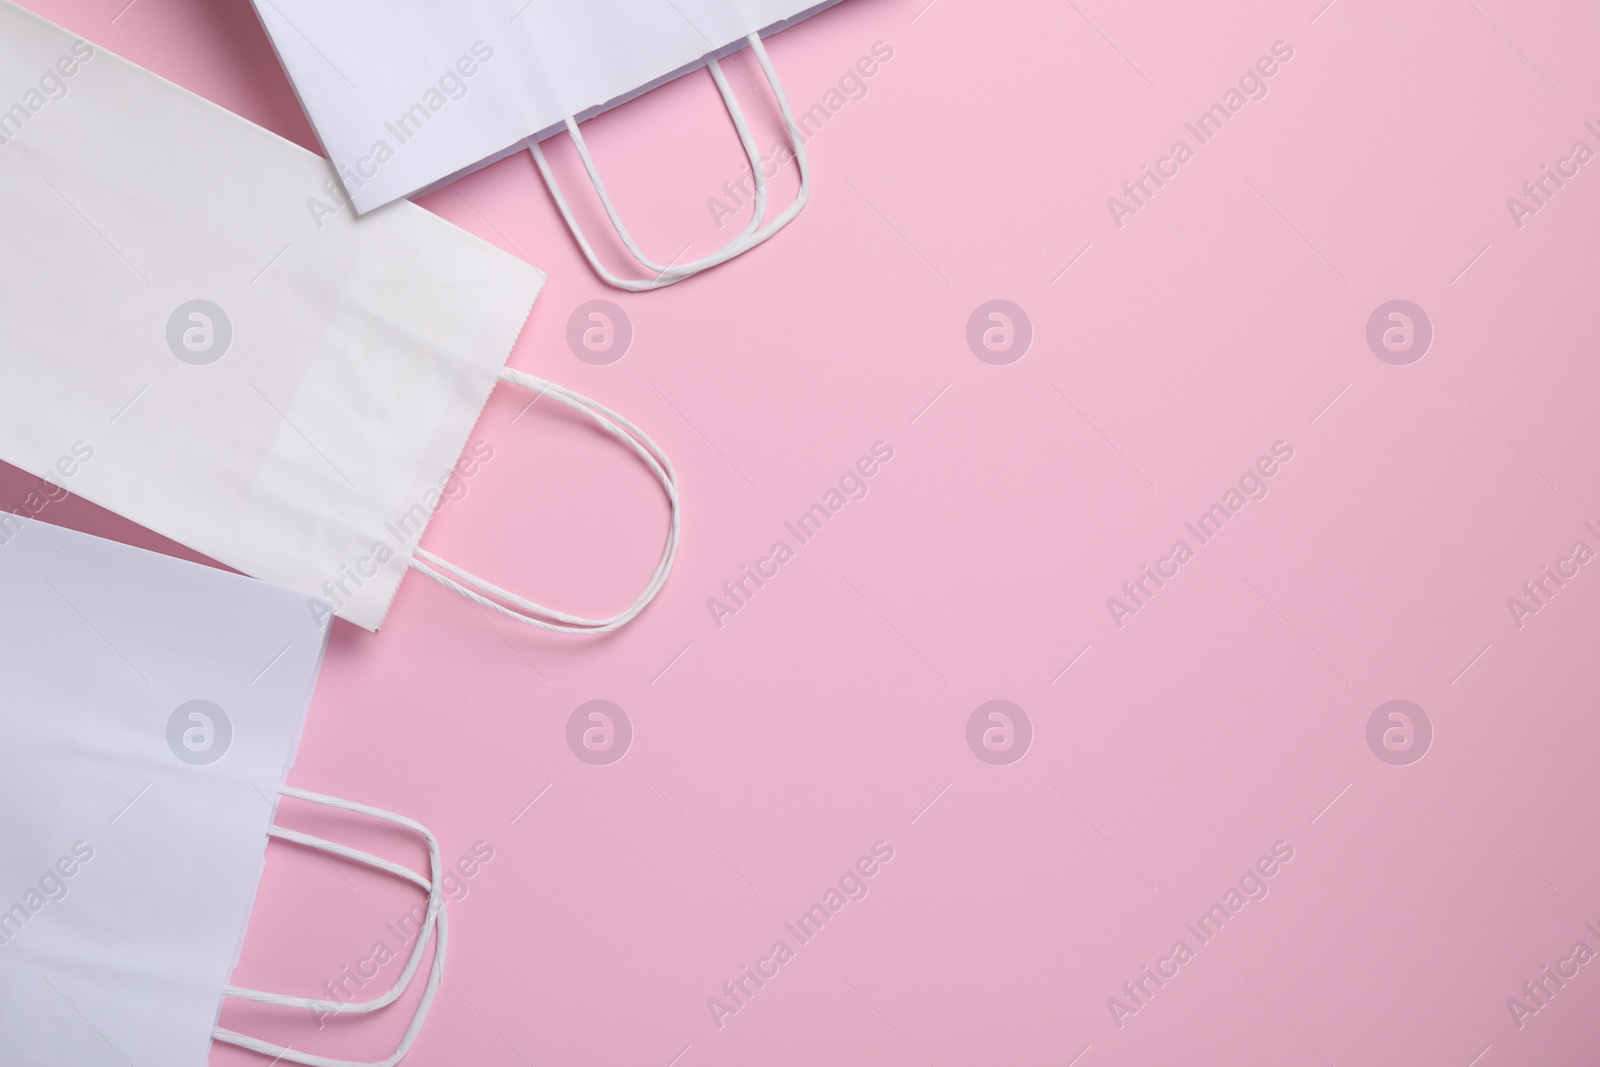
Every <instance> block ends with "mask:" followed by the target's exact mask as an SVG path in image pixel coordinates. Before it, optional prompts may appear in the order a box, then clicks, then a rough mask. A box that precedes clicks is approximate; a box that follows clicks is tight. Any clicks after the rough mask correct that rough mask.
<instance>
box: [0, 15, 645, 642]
mask: <svg viewBox="0 0 1600 1067" xmlns="http://www.w3.org/2000/svg"><path fill="white" fill-rule="evenodd" d="M13 101H14V102H15V103H14V104H12V102H13ZM0 201H3V202H4V203H5V204H6V205H7V207H8V213H7V220H6V223H5V225H4V226H0V460H4V461H6V462H8V463H11V464H13V465H15V466H18V467H21V468H23V469H24V470H27V471H29V472H30V473H32V474H35V475H38V476H41V477H53V478H57V479H58V480H63V484H64V485H65V486H66V487H67V488H69V489H70V490H71V491H73V492H75V493H78V494H79V495H81V496H84V497H86V498H87V499H89V500H92V501H94V502H95V503H97V504H100V505H101V506H103V507H106V508H108V509H110V510H112V511H115V512H118V513H119V514H121V515H123V516H125V517H126V518H129V519H131V520H133V521H134V522H137V523H140V524H141V525H143V526H146V527H148V528H150V529H152V530H154V531H156V532H157V533H160V534H163V535H165V536H167V537H170V538H172V539H173V540H175V541H179V542H181V543H183V544H185V545H188V546H189V547H191V548H193V549H195V550H196V551H199V552H202V553H204V554H206V555H207V556H210V557H211V558H213V559H216V560H219V561H221V562H223V563H226V564H228V565H229V566H231V567H234V568H236V569H238V570H241V571H244V572H245V573H247V574H251V575H254V576H255V577H258V578H261V579H263V580H265V581H270V582H273V583H275V584H279V585H285V586H288V587H290V588H292V589H298V590H300V591H302V592H304V593H306V594H307V595H308V596H310V597H324V598H326V599H328V600H330V601H332V602H333V604H334V606H335V608H336V609H337V612H338V614H339V615H340V616H341V617H343V618H347V619H349V620H350V621H352V622H354V623H357V624H358V625H361V626H364V627H366V628H367V629H370V630H375V629H377V628H378V626H379V624H380V623H381V622H382V621H383V618H384V616H385V614H386V613H387V611H388V609H389V605H390V603H391V601H392V600H393V598H394V595H395V593H396V591H397V590H398V588H399V584H400V580H401V578H402V577H403V576H404V574H405V572H406V570H407V568H408V567H412V568H416V569H419V570H423V571H424V572H425V573H427V574H429V576H430V577H432V578H434V579H436V580H438V581H441V582H444V583H445V584H447V585H449V586H451V587H452V588H455V589H457V590H458V591H460V592H462V593H463V594H464V595H468V596H471V597H473V598H474V599H476V600H479V601H480V602H483V603H487V604H489V606H491V607H493V608H495V609H496V610H500V611H504V612H505V613H506V614H508V615H511V616H513V617H516V618H519V619H522V620H523V621H527V622H531V623H534V624H535V625H543V626H547V627H548V628H551V629H560V630H572V631H592V630H603V629H608V628H614V627H615V626H619V625H621V624H622V623H624V622H626V621H627V620H628V619H629V618H632V617H633V615H634V614H636V613H637V612H638V611H639V610H642V608H643V607H644V604H645V603H647V602H648V601H649V599H650V597H651V596H653V595H654V592H655V590H657V589H659V588H660V586H661V583H662V582H664V581H665V577H666V572H667V570H669V569H670V566H671V560H672V553H673V551H674V549H675V547H676V542H677V513H676V493H675V490H674V488H673V486H672V484H671V475H670V465H668V464H667V462H666V459H665V457H664V456H661V455H660V453H659V451H658V450H656V449H655V448H654V446H653V445H651V444H650V443H649V442H648V439H645V438H644V437H643V434H642V433H640V432H639V431H638V430H636V429H635V428H634V427H632V426H631V425H630V424H628V423H627V422H626V421H625V420H622V419H620V417H617V416H615V415H613V414H612V413H610V412H607V411H605V409H603V408H601V407H599V406H598V405H595V404H592V403H590V402H587V401H585V400H583V398H581V397H577V396H575V395H574V394H571V393H568V392H567V391H565V390H561V389H558V388H555V387H552V386H550V385H549V383H546V382H542V381H540V380H539V379H536V378H533V377H531V376H528V375H523V374H520V373H518V372H515V371H511V370H508V369H506V368H505V361H506V358H507V356H508V355H509V353H510V350H511V346H512V344H513V342H514V341H515V340H516V338H517V335H518V333H519V332H520V331H521V329H522V325H523V322H524V320H525V319H526V318H527V315H528V312H529V309H530V308H531V306H532V304H533V301H534V298H535V296H536V295H537V294H538V292H539V289H540V287H541V286H542V285H543V282H544V275H543V274H542V273H540V272H539V271H538V270H536V269H535V268H533V267H531V266H529V265H528V264H526V263H523V262H522V261H521V260H519V259H517V258H515V257H513V256H510V255H508V254H506V253H504V252H501V251H500V250H498V249H496V248H494V247H492V246H490V245H488V244H486V243H484V242H483V241H480V240H479V239H477V238H476V237H473V236H472V235H470V234H468V233H466V232H465V231H463V230H461V229H459V228H457V227H455V226H452V225H451V224H449V223H448V222H445V221H444V220H443V219H440V218H438V217H437V216H435V215H433V214H431V213H429V212H427V211H424V210H422V209H420V208H417V207H415V206H414V205H411V204H405V203H401V204H395V205H394V206H393V208H392V209H390V210H386V211H381V212H376V213H373V214H371V215H369V216H367V217H365V218H361V219H359V220H358V219H357V218H356V217H355V214H354V212H353V211H351V210H349V209H348V207H346V206H345V203H344V201H343V200H342V199H341V197H340V194H339V189H338V185H337V183H336V182H334V181H333V178H332V175H331V174H330V173H329V169H328V164H327V162H326V161H325V160H323V159H321V158H319V157H318V156H316V155H315V154H313V153H311V152H307V151H305V150H304V149H301V148H299V147H298V146H296V145H293V144H290V143H289V142H287V141H284V140H283V139H282V138H279V137H277V136H276V135H274V134H272V133H270V132H268V131H267V130H264V129H261V128H260V127H258V126H254V125H252V124H251V123H249V122H246V121H245V120H243V119H241V118H239V117H237V116H235V115H233V114H230V113H229V112H227V111H225V110H223V109H222V108H219V107H216V106H215V105H213V104H211V103H209V102H207V101H205V100H202V99H200V98H199V97H197V96H195V95H193V94H192V93H189V92H187V91H185V90H183V89H181V88H179V87H178V86H175V85H173V84H171V83H170V82H167V81H164V80H163V79H161V78H159V77H157V76H156V75H154V74H152V73H150V72H149V71H146V70H143V69H141V68H139V67H137V66H135V65H133V64H131V63H128V62H126V61H125V60H122V59H119V58H118V57H116V56H114V55H111V54H110V53H108V52H105V51H104V50H101V49H98V48H95V47H94V46H92V45H91V44H90V43H89V42H87V41H83V40H80V39H77V38H76V37H74V36H73V35H71V34H69V33H67V32H66V31H65V30H62V29H61V28H59V27H57V26H54V25H52V24H50V23H49V22H46V21H45V20H43V19H41V18H38V17H37V16H35V15H33V14H30V13H29V12H27V11H24V10H22V9H21V8H19V7H17V6H16V5H14V4H12V3H10V2H9V0H0ZM498 381H506V382H511V383H514V384H517V385H520V386H525V387H527V388H530V389H533V390H536V391H539V392H548V393H549V394H550V396H551V397H552V398H553V399H555V400H557V401H559V402H561V403H565V404H569V405H571V406H573V407H575V408H577V409H578V410H580V411H583V412H585V413H586V414H589V415H591V416H592V417H594V418H595V419H597V420H598V421H599V422H600V424H601V426H602V427H603V428H605V429H606V430H607V432H610V433H612V434H614V435H615V436H617V437H618V439H619V440H621V441H622V442H623V443H624V444H625V445H626V446H627V447H629V448H630V449H632V450H633V451H634V452H635V453H636V454H638V455H639V456H640V457H641V459H642V461H644V462H645V463H646V465H647V466H648V467H650V469H651V470H652V472H653V473H655V474H656V475H657V477H659V478H661V479H662V480H663V483H664V484H666V485H667V488H668V493H669V497H671V499H672V500H673V504H674V512H673V525H672V529H671V531H670V532H669V535H668V538H667V544H666V547H665V548H664V550H663V554H662V561H661V563H660V564H659V565H658V567H657V570H656V574H655V575H654V577H653V578H652V579H651V583H650V585H649V586H648V587H647V589H646V591H645V593H644V595H642V596H641V597H640V599H639V600H638V601H637V602H636V603H635V604H634V605H633V606H632V607H631V608H629V609H628V610H627V611H625V612H623V613H620V614H619V615H616V616H612V617H610V618H607V619H599V620H595V619H580V618H578V617H576V616H570V615H565V614H563V613H560V612H555V611H550V610H549V609H544V608H541V607H540V606H539V605H537V604H533V603H531V602H530V601H526V600H522V599H521V598H517V597H514V596H512V595H511V594H508V593H504V592H503V591H501V590H498V589H497V588H496V587H494V586H492V585H490V584H489V583H488V582H484V581H482V580H481V579H477V578H474V577H473V576H471V575H469V574H466V573H465V572H463V571H460V570H459V569H456V568H452V567H451V566H450V565H449V564H448V563H446V562H445V561H443V560H439V559H438V558H437V557H434V556H431V555H430V554H428V553H426V552H425V551H423V550H421V549H420V548H419V547H418V543H419V541H420V539H421V536H422V533H423V530H424V529H425V527H426V525H427V523H428V521H429V519H430V518H431V516H432V514H433V510H434V507H435V505H436V504H437V503H438V501H439V500H440V498H441V496H442V494H443V492H444V491H445V490H446V489H447V487H449V486H451V485H452V479H457V480H458V479H459V477H460V476H462V475H463V474H470V473H471V468H472V467H473V465H474V464H475V462H476V461H475V459H474V457H473V456H472V455H470V454H469V455H466V456H463V451H464V448H465V445H466V442H467V436H468V433H469V432H470V431H471V429H472V426H473V424H474V423H475V422H476V421H477V419H478V416H479V414H480V413H481V411H482V410H483V406H484V404H485V402H486V401H487V399H488V396H489V393H490V391H491V390H492V389H493V388H494V386H495V384H496V383H497V382H498ZM69 474H70V477H68V475H69ZM5 518H6V517H5V516H0V532H3V527H4V520H5Z"/></svg>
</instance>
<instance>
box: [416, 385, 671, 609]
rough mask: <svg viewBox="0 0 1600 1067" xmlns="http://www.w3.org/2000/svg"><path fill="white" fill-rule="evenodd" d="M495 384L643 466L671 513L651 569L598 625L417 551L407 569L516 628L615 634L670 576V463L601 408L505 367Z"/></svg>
mask: <svg viewBox="0 0 1600 1067" xmlns="http://www.w3.org/2000/svg"><path fill="white" fill-rule="evenodd" d="M500 380H501V381H503V382H507V383H509V384H511V385H517V386H521V387H522V388H524V389H528V390H531V391H532V392H535V393H537V394H539V396H548V397H550V398H551V399H552V400H556V401H559V402H560V403H562V404H565V405H566V406H567V407H569V408H571V409H573V410H574V411H577V412H579V413H581V414H583V415H587V416H588V417H589V418H591V419H593V420H594V421H595V422H596V423H597V424H598V425H599V426H600V428H601V429H602V430H604V431H605V432H606V433H608V434H610V435H611V436H612V437H615V438H616V439H617V440H618V441H621V442H622V443H623V444H624V445H625V446H627V448H628V450H629V451H631V452H632V453H633V454H634V455H636V456H638V457H639V459H640V460H642V461H643V462H644V465H645V466H646V467H647V468H649V470H650V473H651V474H653V475H655V477H656V480H657V481H658V482H660V483H661V488H662V489H664V490H665V491H666V494H667V501H668V503H669V504H670V505H671V508H672V517H671V519H670V521H669V523H668V526H667V540H666V544H665V545H664V546H663V547H662V550H661V558H660V560H658V561H657V563H656V569H655V571H654V573H652V574H651V576H650V581H649V582H648V583H647V584H646V585H645V587H644V590H643V591H642V592H641V593H640V594H639V596H638V597H637V598H636V599H635V600H634V602H633V603H632V604H631V605H630V606H629V607H628V608H627V609H625V610H624V611H621V612H619V613H617V614H615V615H611V616H608V617H606V618H603V619H589V618H584V617H583V616H581V615H571V614H568V613H567V612H564V611H557V610H556V609H555V608H550V607H546V606H545V605H543V604H538V603H535V602H534V601H532V600H528V599H527V598H525V597H521V596H518V595H517V594H515V593H512V592H509V591H508V590H505V589H502V588H500V587H499V586H497V585H495V584H493V583H492V582H488V581H485V580H484V579H482V578H479V577H478V576H477V575H475V574H471V573H469V572H468V571H465V570H463V569H462V568H460V567H458V566H456V565H455V564H453V563H451V562H449V561H448V560H445V559H442V558H440V557H439V556H437V555H435V554H434V553H432V552H429V551H427V550H426V549H423V548H420V547H419V548H418V549H417V550H416V553H415V554H414V555H413V556H412V558H411V566H412V567H413V568H414V569H416V570H418V571H420V572H421V573H423V574H426V575H427V576H428V577H429V578H432V579H433V580H434V581H436V582H438V583H439V584H440V585H442V586H444V587H445V588H446V589H451V590H454V591H455V592H457V593H459V594H460V595H461V596H464V597H466V598H467V599H468V600H470V601H472V602H473V603H475V604H479V605H482V606H483V607H486V608H491V609H493V610H495V611H498V612H499V613H500V614H502V615H505V616H507V617H509V618H512V619H516V620H517V621H518V622H525V623H527V624H528V625H530V626H537V627H539V628H540V629H542V630H554V631H556V632H558V633H568V634H603V633H609V632H611V631H612V630H616V629H618V628H620V627H622V626H623V625H625V624H627V623H628V622H629V621H631V620H632V619H633V617H634V616H636V615H638V614H639V613H640V612H641V611H643V610H644V609H645V607H646V606H647V605H648V604H649V603H650V601H652V600H654V599H655V598H656V594H657V593H659V592H661V588H662V586H664V585H666V582H667V576H668V575H669V574H671V573H672V565H673V563H674V562H675V561H676V559H677V556H678V534H679V529H680V525H681V516H680V512H679V506H678V476H677V474H676V472H674V471H673V469H672V462H671V461H670V460H669V459H667V456H666V453H664V452H662V451H661V449H660V448H659V447H657V446H656V444H655V442H654V441H652V440H650V438H649V437H648V436H647V435H646V434H645V432H644V431H643V430H641V429H639V428H638V427H637V426H635V425H634V424H633V423H631V422H629V421H628V420H627V419H625V418H623V417H622V416H621V415H619V414H617V413H616V412H615V411H612V410H611V409H610V408H608V407H606V406H605V405H603V404H600V403H598V402H596V401H594V400H590V399H589V398H588V397H586V396H583V395H582V394H580V393H575V392H573V391H572V390H570V389H565V388H562V387H561V386H559V385H556V384H554V383H552V382H548V381H545V380H544V379H543V378H536V377H534V376H533V375H531V374H525V373H523V372H522V371H519V370H513V369H512V368H510V367H506V368H504V369H502V370H501V371H500Z"/></svg>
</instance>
